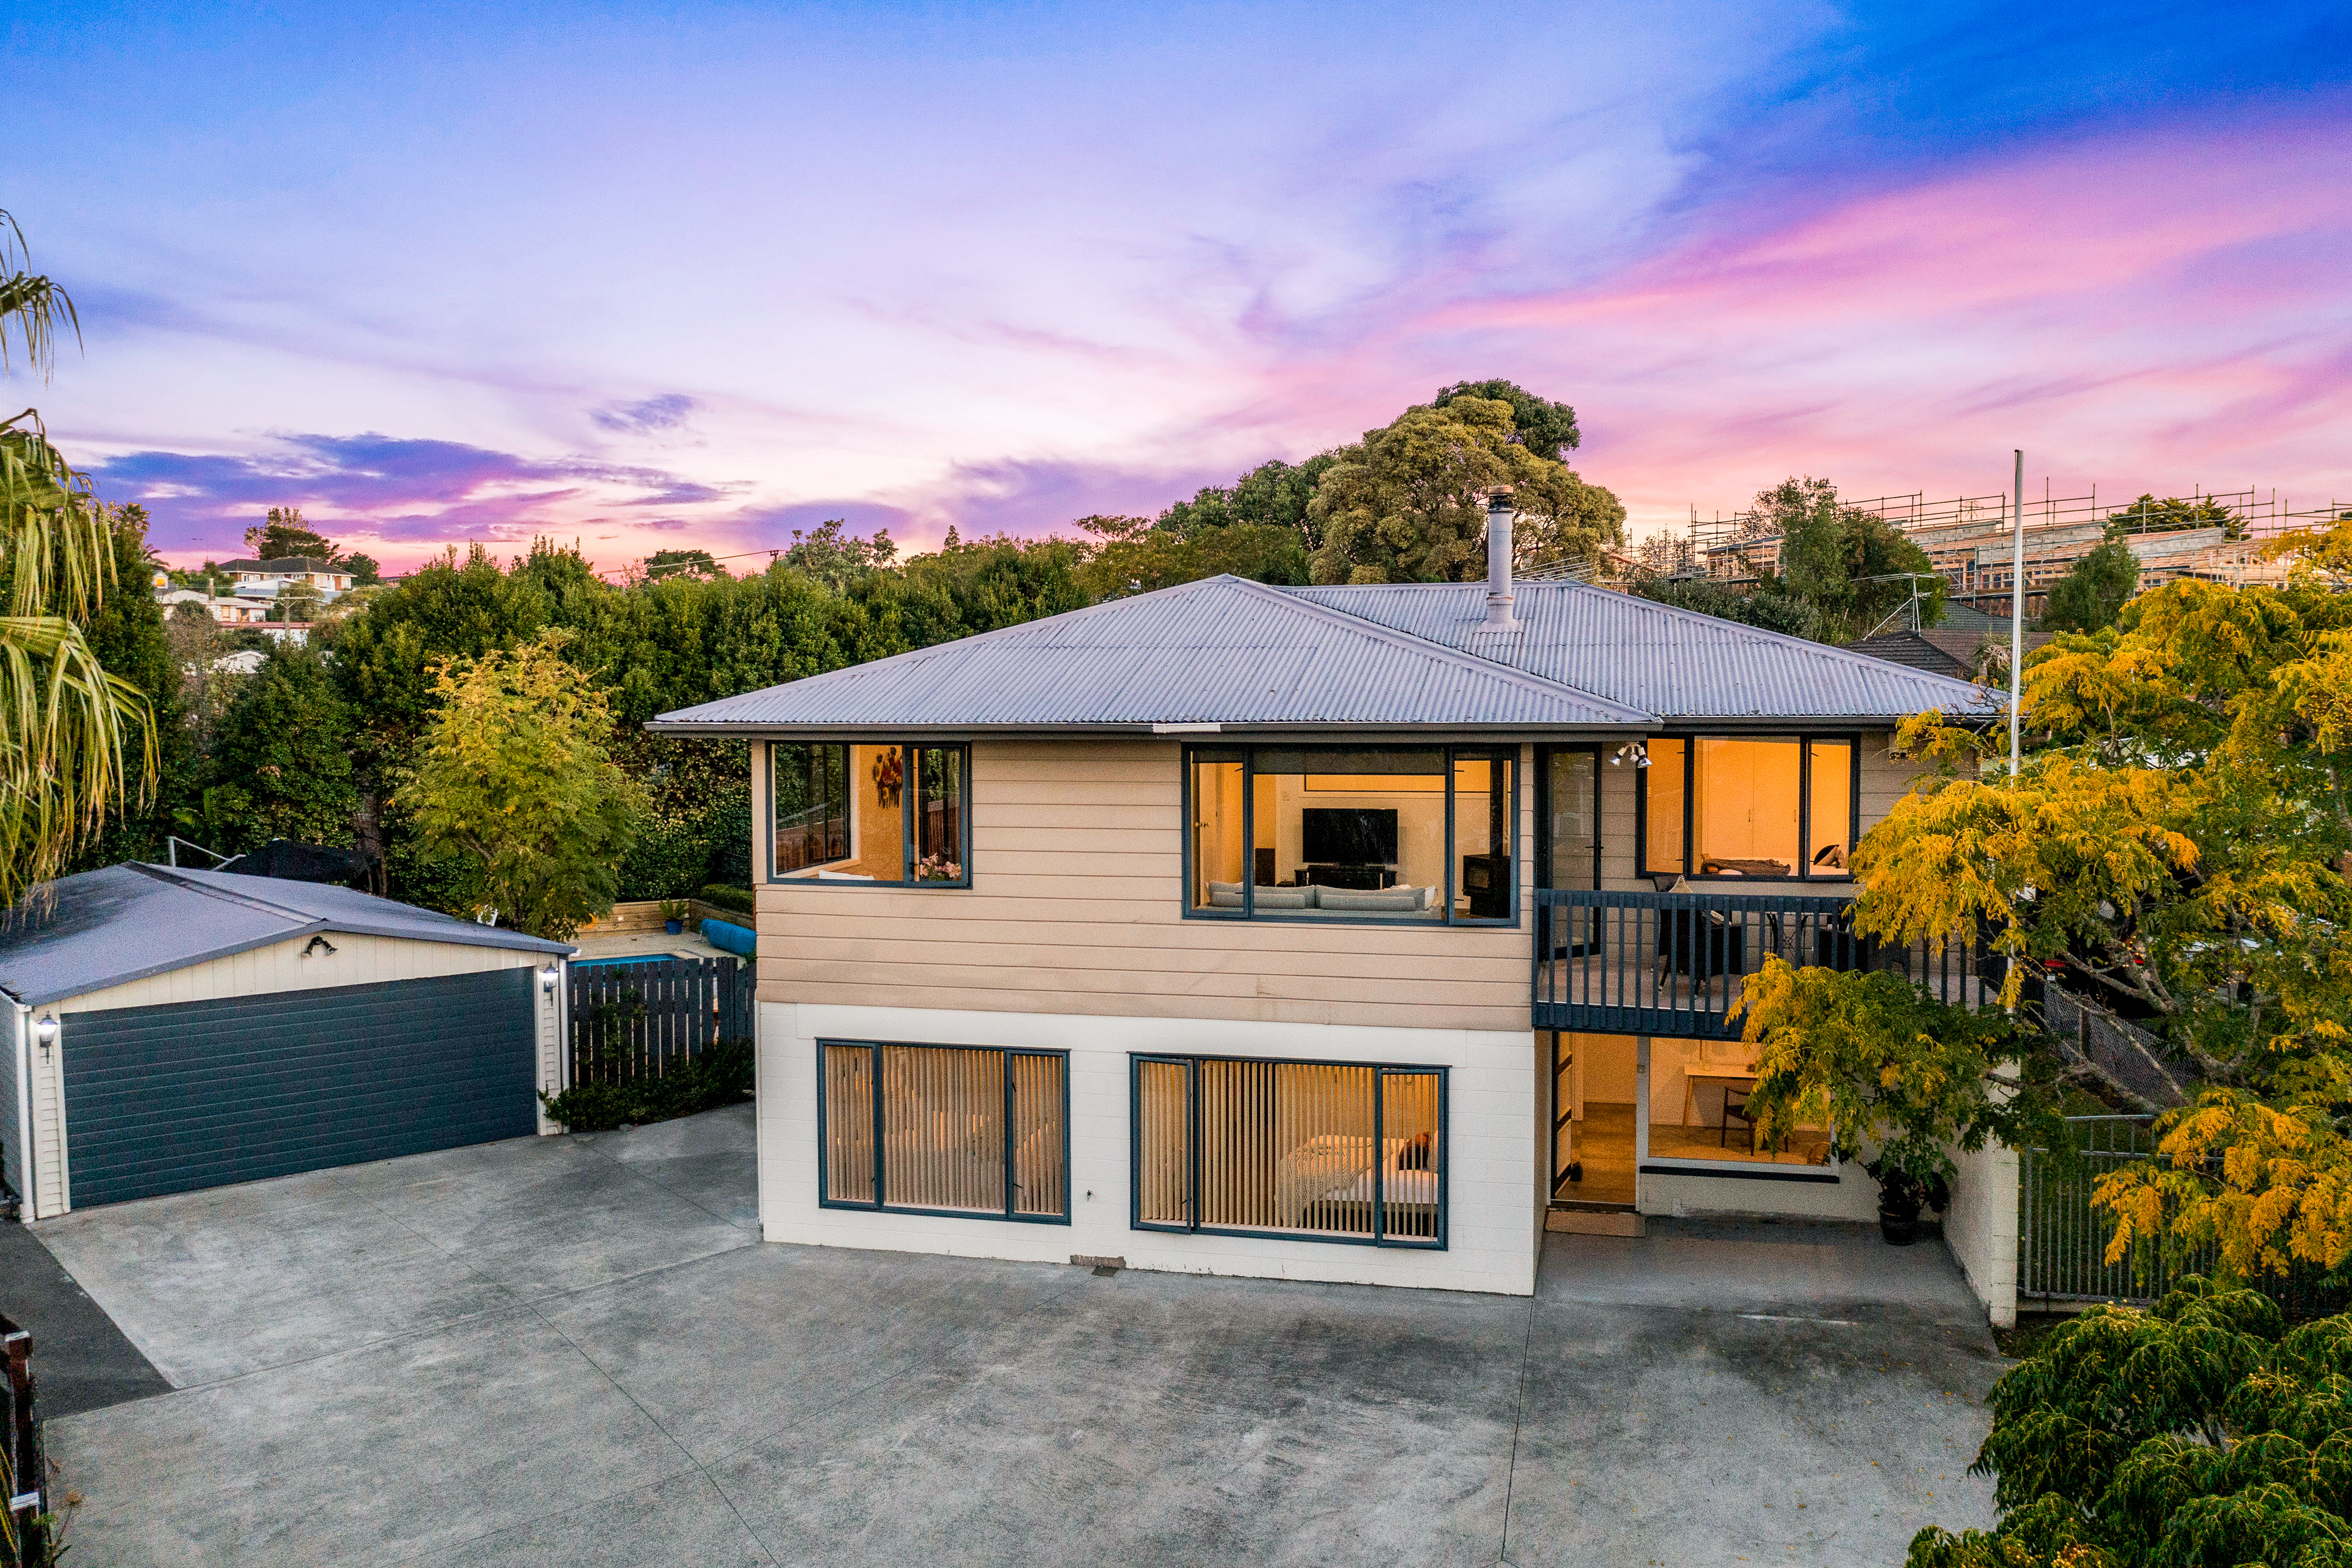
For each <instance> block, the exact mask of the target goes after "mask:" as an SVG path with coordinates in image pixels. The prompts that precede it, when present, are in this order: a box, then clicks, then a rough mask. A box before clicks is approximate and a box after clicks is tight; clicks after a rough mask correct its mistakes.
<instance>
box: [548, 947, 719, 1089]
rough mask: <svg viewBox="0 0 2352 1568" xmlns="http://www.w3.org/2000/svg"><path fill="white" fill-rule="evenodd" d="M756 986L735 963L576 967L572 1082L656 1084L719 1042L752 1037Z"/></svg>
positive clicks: (669, 961) (660, 961)
mask: <svg viewBox="0 0 2352 1568" xmlns="http://www.w3.org/2000/svg"><path fill="white" fill-rule="evenodd" d="M753 984H754V982H753V979H752V974H751V968H750V967H749V966H748V965H746V964H744V963H742V962H741V961H740V959H734V958H667V957H665V958H653V959H646V960H644V961H642V962H638V961H634V960H633V961H631V962H629V963H591V964H574V965H572V1083H574V1084H575V1085H578V1084H591V1083H599V1084H628V1083H638V1082H642V1081H644V1080H646V1079H657V1078H659V1077H661V1076H662V1074H663V1073H665V1072H667V1070H669V1068H672V1067H675V1066H677V1064H679V1063H682V1062H684V1061H686V1060H687V1059H688V1058H691V1057H698V1056H700V1055H701V1054H702V1053H703V1052H704V1051H706V1050H708V1049H709V1048H710V1047H712V1046H715V1045H717V1044H718V1043H719V1041H721V1040H738V1039H740V1040H748V1039H750V1038H751V1017H752V1014H751V1008H752V1005H753V1004H752V986H753Z"/></svg>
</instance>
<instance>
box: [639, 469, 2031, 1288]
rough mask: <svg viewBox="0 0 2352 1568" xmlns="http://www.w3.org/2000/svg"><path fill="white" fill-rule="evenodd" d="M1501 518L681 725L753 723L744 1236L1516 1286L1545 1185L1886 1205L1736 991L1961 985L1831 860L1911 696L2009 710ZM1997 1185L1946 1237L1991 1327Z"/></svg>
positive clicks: (1669, 1207)
mask: <svg viewBox="0 0 2352 1568" xmlns="http://www.w3.org/2000/svg"><path fill="white" fill-rule="evenodd" d="M1489 532H1490V535H1492V536H1493V549H1492V551H1491V555H1492V558H1493V570H1492V575H1491V577H1490V580H1489V581H1488V582H1486V583H1480V584H1415V585H1383V586H1361V587H1313V588H1276V587H1269V586H1265V585H1264V584H1257V583H1252V582H1245V581H1243V580H1240V579H1237V578H1232V577H1221V578H1215V579H1212V580H1209V581H1205V582H1199V583H1193V584H1186V585H1183V586H1181V587H1175V588H1170V589H1165V590H1162V591H1160V592H1157V593H1151V594H1145V595H1139V596H1136V597H1133V598H1129V599H1123V600H1119V601H1117V602H1114V603H1110V604H1106V605H1097V606H1096V607H1093V608H1090V609H1086V610H1080V611H1076V612H1075V613H1072V614H1069V615H1065V616H1055V617H1053V618H1051V619H1048V620H1043V621H1038V622H1034V623H1032V624H1029V625H1025V626H1015V627H1012V628H1009V629H1006V630H1003V631H998V632H992V633H990V634H987V635H985V636H981V637H971V638H968V639H965V640H963V641H961V642H956V643H951V644H947V645H944V646H941V647H930V648H926V649H922V650H920V651H919V652H914V653H908V654H904V655H900V656H898V657H897V658H887V659H883V660H879V661H877V662H875V663H872V664H866V665H861V666H858V667H856V668H849V669H843V670H839V671H835V672H834V673H831V674H827V675H823V676H817V677H814V678H812V679H805V680H800V681H795V682H793V683H791V684H789V685H785V686H780V687H774V688H771V689H767V690H763V691H757V692H752V693H749V694H747V695H743V696H740V697H734V698H730V699H728V700H723V701H719V702H713V703H709V704H707V705H705V706H702V707H698V708H694V709H689V710H684V711H680V712H677V713H671V714H667V715H665V716H664V717H662V718H661V719H659V720H656V721H655V722H654V723H653V724H652V726H651V728H653V729H654V730H656V731H659V732H662V733H667V734H674V735H682V736H727V737H733V738H741V739H745V740H748V741H750V742H751V753H752V769H753V779H754V789H755V792H756V798H757V803H758V804H757V807H756V809H755V813H754V815H755V821H756V827H755V832H754V844H753V864H754V866H755V868H757V870H756V879H757V880H758V881H759V883H760V886H759V888H758V913H757V916H756V919H757V923H758V928H759V959H758V966H759V996H760V1005H759V1018H760V1025H759V1027H760V1038H759V1173H760V1214H761V1226H762V1231H763V1234H764V1235H765V1236H766V1237H768V1238H769V1239H771V1240H777V1241H795V1242H814V1243H825V1244H831V1245H837V1246H847V1247H886V1248H899V1249H907V1250H915V1251H933V1252H941V1253H959V1254H969V1255H979V1256H987V1257H996V1258H1031V1259H1053V1260H1056V1261H1060V1260H1066V1259H1068V1258H1074V1257H1079V1258H1084V1257H1093V1258H1123V1259H1124V1260H1126V1262H1127V1263H1128V1264H1129V1265H1130V1266H1135V1267H1144V1268H1163V1269H1181V1270H1192V1271H1202V1272H1214V1273H1222V1274H1236V1275H1261V1276H1273V1277H1281V1278H1289V1279H1323V1280H1356V1281H1366V1282H1374V1283H1382V1284H1391V1285H1412V1286H1431V1287H1444V1288H1450V1289H1473V1290H1489V1291H1504V1292H1515V1293H1521V1294H1525V1293H1528V1292H1529V1291H1531V1290H1532V1289H1534V1284H1535V1278H1536V1267H1537V1260H1538V1252H1539V1250H1540V1247H1541V1246H1542V1245H1543V1237H1544V1226H1545V1223H1546V1219H1547V1215H1548V1214H1549V1213H1551V1212H1554V1205H1574V1206H1576V1207H1578V1208H1580V1209H1582V1210H1585V1211H1593V1210H1601V1211H1607V1210H1611V1209H1623V1210H1626V1211H1632V1210H1640V1211H1642V1212H1645V1213H1651V1214H1690V1213H1738V1214H1768V1215H1810V1216H1817V1217H1832V1218H1851V1219H1867V1218H1869V1217H1870V1216H1871V1215H1873V1214H1874V1204H1875V1188H1874V1184H1872V1183H1871V1181H1870V1180H1869V1178H1868V1177H1867V1176H1866V1175H1864V1173H1862V1172H1860V1171H1859V1170H1856V1169H1853V1168H1852V1167H1850V1166H1843V1165H1840V1164H1838V1163H1833V1162H1832V1159H1831V1157H1830V1154H1829V1152H1828V1148H1829V1145H1828V1139H1827V1137H1826V1134H1825V1132H1823V1131H1821V1130H1812V1131H1810V1132H1806V1133H1801V1134H1800V1135H1799V1136H1798V1137H1797V1138H1796V1139H1794V1140H1793V1141H1791V1142H1790V1143H1789V1145H1788V1146H1786V1147H1784V1148H1781V1149H1780V1150H1771V1149H1768V1148H1763V1147H1759V1146H1758V1145H1757V1144H1756V1142H1755V1141H1754V1137H1753V1132H1752V1129H1750V1128H1749V1127H1748V1123H1747V1122H1746V1121H1744V1119H1742V1118H1741V1116H1740V1115H1739V1111H1740V1110H1741V1109H1742V1108H1743V1107H1744V1105H1745V1089H1746V1087H1747V1085H1748V1082H1749V1081H1750V1075H1748V1070H1747V1069H1748V1067H1749V1060H1748V1053H1747V1048H1746V1047H1743V1046H1742V1045H1741V1044H1740V1043H1739V1041H1738V1026H1737V1025H1736V1024H1727V1023H1726V1021H1725V1014H1726V1013H1727V1010H1729V1009H1730V1008H1731V1007H1732V1005H1733V1004H1734V1001H1735V999H1736V997H1737V995H1738V986H1739V982H1740V977H1741V976H1742V975H1743V974H1744V973H1748V972H1751V971H1753V970H1754V969H1755V968H1756V967H1757V966H1758V965H1759V963H1761V962H1762V961H1763V959H1764V958H1765V956H1766V955H1768V954H1770V953H1776V952H1777V953H1780V954H1781V955H1783V956H1785V957H1788V958H1789V959H1790V960H1791V961H1792V962H1797V963H1836V964H1840V965H1850V964H1854V963H1864V964H1872V965H1880V966H1894V967H1907V968H1908V969H1909V970H1910V972H1911V973H1915V974H1917V975H1920V976H1922V977H1924V978H1927V979H1928V980H1930V981H1931V982H1932V983H1934V984H1937V985H1939V986H1941V987H1942V988H1943V989H1944V991H1945V993H1946V994H1951V995H1955V996H1957V997H1958V998H1959V999H1962V1000H1970V999H1972V998H1973V996H1974V994H1975V988H1976V978H1975V976H1974V974H1973V973H1971V972H1970V971H1969V966H1968V963H1967V962H1966V961H1965V959H1964V958H1963V957H1961V956H1960V955H1958V954H1946V955H1944V956H1943V957H1942V958H1941V959H1940V960H1939V961H1937V963H1939V964H1940V967H1937V964H1931V963H1929V962H1928V960H1927V955H1925V954H1924V953H1918V952H1913V953H1903V952H1888V951H1883V950H1878V949H1874V948H1872V947H1871V946H1869V945H1868V944H1866V943H1862V942H1857V940H1856V939H1855V937H1854V936H1853V933H1852V932H1851V931H1850V929H1849V928H1848V926H1847V924H1846V921H1845V913H1846V910H1847V907H1848V905H1849V902H1850V900H1851V896H1852V890H1853V889H1852V884H1851V881H1850V879H1849V871H1848V865H1849V859H1850V857H1851V855H1852V853H1853V845H1854V843H1855V840H1856V839H1857V838H1858V837H1860V836H1861V835H1862V834H1863V833H1864V832H1865V831H1866V830H1867V829H1868V828H1869V827H1870V826H1871V825H1872V824H1873V823H1874V822H1876V821H1877V820H1878V819H1879V818H1880V817H1881V816H1884V815H1885V813H1886V812H1887V811H1888V809H1889V808H1890V807H1891V806H1892V805H1894V803H1895V801H1896V800H1897V799H1898V798H1899V797H1900V796H1901V795H1902V794H1903V793H1904V792H1905V790H1906V787H1907V786H1908V784H1909V782H1910V779H1911V777H1912V773H1913V770H1912V768H1911V766H1910V765H1909V764H1907V763H1905V762H1904V761H1903V760H1901V759H1899V758H1897V757H1896V756H1895V755H1894V754H1893V752H1891V750H1890V741H1891V738H1892V731H1893V730H1894V728H1895V724H1896V722H1897V721H1899V720H1900V719H1901V718H1902V717H1903V716H1904V715H1906V714H1909V713H1913V712H1916V711H1918V710H1924V709H1929V708H1939V709H1942V710H1946V711H1948V712H1956V711H1966V712H1969V713H1977V714H1986V715H1988V716H1990V713H1991V711H1992V710H1991V709H1990V707H1989V706H1988V705H1989V704H1990V702H1991V701H1992V700H1993V699H1991V698H1990V696H1989V694H1988V693H1987V692H1986V691H1984V690H1983V689H1980V688H1978V687H1974V686H1970V685H1967V684H1964V683H1962V682H1959V681H1957V680H1953V679H1946V678H1943V677H1940V676H1937V675H1934V674H1930V673H1927V672H1924V671H1919V670H1915V669H1909V668H1904V667H1901V666H1898V665H1894V664H1889V663H1886V662H1884V661H1881V660H1877V659H1873V658H1865V657H1862V656H1859V655H1856V654H1853V653H1849V652H1846V651H1843V650H1841V649H1838V648H1834V647H1824V646H1822V645H1819V644H1814V643H1809V642H1804V641H1801V640H1798V639H1795V638H1790V637H1780V636H1776V635H1773V634H1771V633H1769V632H1764V631H1759V630H1757V629H1754V628H1751V627H1748V626H1738V625H1734V624H1732V623H1729V622H1726V621H1721V620H1716V619H1712V618H1709V617H1706V616H1697V615H1693V614H1689V613H1686V612H1684V611H1680V610H1676V609H1673V608H1669V607H1667V606H1664V605H1657V604H1654V603H1651V602H1649V601H1646V600H1643V599H1640V598H1634V597H1631V596H1628V595H1621V594H1616V593H1611V592H1608V591H1605V590H1601V589H1597V588H1593V587H1589V586H1584V585H1580V584H1572V583H1521V584H1517V585H1516V587H1515V585H1514V584H1512V582H1511V577H1510V573H1509V569H1508V564H1507V563H1508V518H1507V515H1504V514H1501V513H1497V514H1496V515H1495V516H1493V517H1492V518H1490V527H1489ZM2007 1170H2008V1175H2007V1177H2006V1180H2007V1181H2008V1183H2009V1185H2008V1186H2007V1188H2006V1189H2004V1188H2003V1187H2002V1186H2001V1182H2002V1181H2003V1179H2004V1177H2003V1175H2002V1168H2001V1167H2000V1164H1999V1163H1998V1161H1997V1160H1990V1159H1977V1160H1973V1161H1971V1162H1970V1163H1969V1165H1968V1167H1967V1172H1966V1176H1965V1179H1964V1181H1963V1184H1962V1186H1963V1193H1962V1196H1961V1200H1960V1202H1959V1203H1958V1205H1956V1208H1955V1213H1954V1215H1953V1226H1952V1239H1953V1246H1954V1250H1955V1251H1956V1253H1958V1254H1959V1255H1960V1257H1961V1258H1962V1261H1963V1263H1964V1265H1966V1266H1967V1268H1969V1273H1970V1275H1971V1277H1972V1278H1973V1279H1976V1281H1977V1283H1978V1286H1979V1292H1980V1293H1981V1294H1983V1295H1984V1296H1985V1297H1986V1299H1987V1300H1988V1301H1989V1302H1990V1304H1992V1306H1993V1308H1994V1310H1995V1313H1996V1315H1997V1316H1998V1315H2000V1314H2001V1312H2002V1310H2003V1308H2002V1300H2001V1298H2002V1293H2003V1289H2004V1287H2005V1285H2010V1284H2013V1275H2011V1278H2010V1279H2009V1280H2007V1281H2004V1279H2002V1273H2003V1269H2004V1268H2009V1267H2011V1261H2010V1260H2012V1259H2013V1247H2014V1240H2015V1220H2014V1214H2015V1200H2014V1166H2013V1163H2012V1164H2011V1165H2010V1166H2009V1167H2007ZM2004 1205H2006V1213H2007V1215H2009V1218H2008V1221H2007V1226H2008V1232H2007V1237H2006V1238H2005V1240H2004V1238H2003V1237H2002V1236H2001V1235H2000V1229H2001V1223H2000V1215H2002V1213H2003V1212H2004ZM1574 1239H1577V1240H1582V1239H1585V1238H1574ZM2004 1246H2006V1247H2007V1248H2008V1249H2009V1250H2008V1251H2007V1252H2004V1251H2003V1247H2004ZM2011 1299H2012V1300H2013V1298H2011Z"/></svg>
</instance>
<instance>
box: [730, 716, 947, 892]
mask: <svg viewBox="0 0 2352 1568" xmlns="http://www.w3.org/2000/svg"><path fill="white" fill-rule="evenodd" d="M970 777H971V752H970V751H969V749H968V748H966V747H963V746H960V745H944V746H943V745H938V744H932V743H926V742H905V743H898V742H882V743H879V744H874V745H859V744H856V743H852V742H830V741H827V742H775V743H773V744H771V745H770V746H769V748H768V797H769V806H770V818H769V820H770V825H771V826H770V834H769V867H768V879H769V880H771V881H777V882H800V881H816V882H827V883H842V884H845V885H853V886H856V885H863V886H867V887H874V886H881V887H933V888H940V887H945V888H968V887H970V886H971V866H970V863H971V833H970V821H969V817H970V811H969V806H968V795H969V783H970Z"/></svg>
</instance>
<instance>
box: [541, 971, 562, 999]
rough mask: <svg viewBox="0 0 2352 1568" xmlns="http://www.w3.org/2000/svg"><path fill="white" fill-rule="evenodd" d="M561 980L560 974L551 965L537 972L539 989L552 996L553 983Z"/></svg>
mask: <svg viewBox="0 0 2352 1568" xmlns="http://www.w3.org/2000/svg"><path fill="white" fill-rule="evenodd" d="M560 979H562V971H561V970H559V969H557V968H556V967H555V965H553V964H549V965H548V966H547V967H546V968H545V969H542V970H541V971H540V972H539V988H540V989H541V991H544V992H546V993H547V994H549V995H550V996H552V995H554V994H555V983H556V982H557V981H558V980H560Z"/></svg>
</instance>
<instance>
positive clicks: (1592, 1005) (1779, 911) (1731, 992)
mask: <svg viewBox="0 0 2352 1568" xmlns="http://www.w3.org/2000/svg"><path fill="white" fill-rule="evenodd" d="M1852 910H1853V899H1851V898H1843V897H1822V896H1817V895H1799V894H1780V893H1630V892H1582V891H1570V890H1565V889H1551V888H1544V889H1538V890H1537V892H1536V921H1535V928H1536V929H1535V939H1536V941H1535V952H1536V963H1535V1005H1534V1013H1535V1027H1537V1028H1538V1029H1575V1030H1580V1031H1583V1032H1587V1033H1591V1034H1609V1035H1654V1036H1669V1037H1685V1038H1694V1039H1729V1038H1737V1037H1738V1034H1739V1031H1740V1025H1741V1021H1742V1020H1741V1018H1740V1016H1736V1015H1735V1011H1734V1010H1735V1009H1736V1008H1737V1006H1738V1002H1739V994H1740V986H1741V984H1742V982H1744V981H1745V980H1746V978H1747V977H1748V975H1750V974H1753V973H1756V971H1757V970H1759V969H1760V968H1762V967H1763V964H1764V961H1765V960H1766V959H1767V958H1769V957H1772V956H1775V955H1778V956H1779V957H1780V958H1783V959H1786V960H1787V961H1788V962H1789V963H1793V964H1797V965H1799V966H1800V967H1802V966H1805V965H1809V964H1817V965H1821V966H1822V967H1825V968H1830V969H1873V970H1884V971H1886V972H1888V973H1895V974H1901V975H1904V976H1906V977H1907V978H1909V979H1911V980H1913V981H1915V982H1917V983H1919V984H1924V985H1926V986H1927V991H1928V994H1931V995H1933V996H1935V997H1936V998H1937V999H1938V1000H1940V1001H1944V1002H1948V1003H1950V1004H1952V1005H1957V1006H1962V1007H1970V1008H1973V1007H1976V1006H1979V1005H1982V1003H1983V1001H1984V999H1985V998H1986V997H1987V996H1989V995H1997V994H1999V992H2000V969H1999V964H1998V962H1997V961H1988V960H1986V959H1985V958H1984V957H1983V955H1982V954H1981V953H1980V952H1977V951H1976V950H1973V949H1967V948H1961V947H1958V946H1957V945H1955V946H1948V947H1946V948H1945V949H1944V950H1943V951H1942V952H1930V951H1929V950H1928V949H1927V946H1926V945H1925V944H1918V945H1915V946H1912V947H1909V948H1901V947H1894V946H1890V945H1887V944H1885V943H1882V942H1873V941H1870V940H1869V939H1867V938H1864V937H1860V936H1857V935H1855V934H1854V931H1853V921H1852Z"/></svg>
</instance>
